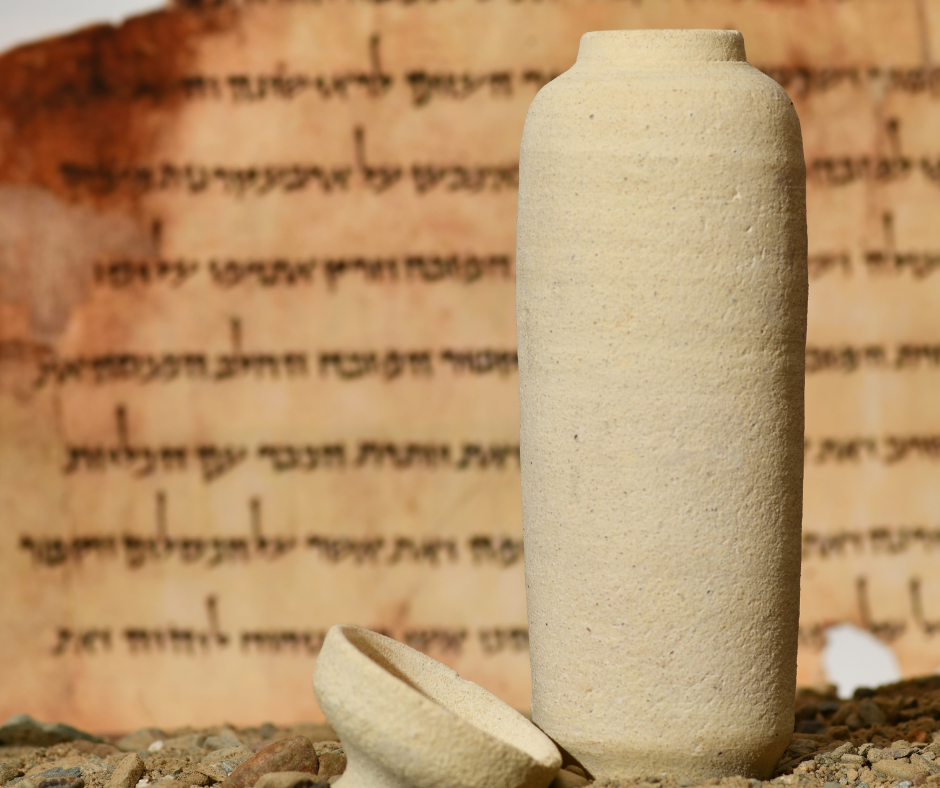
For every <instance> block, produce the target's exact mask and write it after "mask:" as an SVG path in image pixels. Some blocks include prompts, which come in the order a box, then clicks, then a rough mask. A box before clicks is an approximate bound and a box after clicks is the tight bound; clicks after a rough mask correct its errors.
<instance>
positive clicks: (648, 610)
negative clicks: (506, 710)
mask: <svg viewBox="0 0 940 788" xmlns="http://www.w3.org/2000/svg"><path fill="white" fill-rule="evenodd" d="M806 297H807V277H806V207H805V169H804V163H803V149H802V142H801V137H800V125H799V121H798V119H797V116H796V112H795V110H794V108H793V104H792V103H791V101H790V99H789V98H788V97H787V95H786V93H785V92H784V91H783V89H782V88H781V87H780V86H779V85H777V83H776V82H774V81H773V80H771V79H769V78H768V77H766V76H764V75H763V74H761V73H760V72H759V71H757V70H756V69H755V68H752V67H751V66H750V65H748V63H747V62H746V60H745V54H744V42H743V39H742V37H741V35H740V33H737V32H733V31H708V30H687V31H682V30H660V31H615V32H602V33H588V34H587V35H585V36H584V37H583V38H582V39H581V48H580V51H579V52H578V60H577V63H576V64H575V65H574V67H573V68H572V69H571V70H570V71H568V72H566V73H565V74H562V75H561V76H560V77H558V78H557V79H555V80H554V81H553V82H551V83H549V84H548V85H546V86H545V87H544V88H543V89H542V90H541V91H540V92H539V94H538V95H537V96H536V98H535V100H534V101H533V103H532V106H531V108H530V109H529V114H528V117H527V118H526V124H525V132H524V134H523V139H522V150H521V158H520V186H519V219H518V250H517V304H516V306H517V324H518V332H519V377H520V400H521V412H522V413H521V415H522V422H521V440H522V498H523V513H524V528H525V573H526V589H527V597H528V615H529V637H530V643H531V655H532V678H533V691H532V713H533V720H534V721H535V722H536V724H538V725H539V726H540V727H541V728H542V729H543V730H544V731H545V732H546V733H548V734H549V736H551V737H552V738H553V739H554V740H555V741H556V742H557V743H558V744H559V745H560V746H561V747H563V748H564V749H566V750H568V751H569V752H570V753H571V754H572V755H573V756H574V757H575V758H577V759H578V760H579V761H580V762H581V764H582V765H583V766H584V767H586V768H587V769H588V770H589V771H590V772H591V773H592V774H593V775H594V776H596V777H629V776H641V775H648V774H674V775H677V776H682V777H688V778H697V779H698V778H706V777H716V776H721V775H732V774H743V775H748V776H754V777H763V778H766V777H768V776H769V775H770V773H771V771H772V769H773V767H774V764H775V762H776V761H777V758H778V757H779V756H780V755H781V754H782V752H783V751H784V749H785V748H786V747H787V745H788V743H789V741H790V737H791V734H792V732H793V700H794V686H795V677H796V647H797V625H798V614H799V581H800V525H801V508H802V484H803V370H804V344H805V336H806ZM680 733H681V736H682V737H683V742H682V746H681V747H678V746H677V745H676V741H677V740H676V736H678V735H680Z"/></svg>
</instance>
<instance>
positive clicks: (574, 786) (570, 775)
mask: <svg viewBox="0 0 940 788" xmlns="http://www.w3.org/2000/svg"><path fill="white" fill-rule="evenodd" d="M587 784H588V781H587V779H586V778H584V777H582V776H581V775H580V774H575V773H574V772H569V771H568V770H567V769H561V770H559V772H558V774H556V775H555V779H554V780H552V781H551V783H549V786H548V788H581V786H582V785H587ZM840 788H841V786H840Z"/></svg>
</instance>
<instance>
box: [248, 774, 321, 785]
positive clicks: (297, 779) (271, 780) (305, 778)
mask: <svg viewBox="0 0 940 788" xmlns="http://www.w3.org/2000/svg"><path fill="white" fill-rule="evenodd" d="M321 785H329V783H328V782H327V781H326V780H322V781H321V780H320V778H319V777H317V776H316V775H313V774H310V773H309V772H268V773H267V774H263V775H261V778H260V779H259V780H258V782H256V783H255V788H312V787H313V786H321Z"/></svg>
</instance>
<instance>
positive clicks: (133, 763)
mask: <svg viewBox="0 0 940 788" xmlns="http://www.w3.org/2000/svg"><path fill="white" fill-rule="evenodd" d="M144 771H145V767H144V762H143V761H142V760H141V758H140V756H139V755H138V754H137V753H136V752H132V753H131V754H130V755H128V756H126V757H125V758H124V759H123V760H122V761H121V762H120V763H119V764H118V765H117V767H116V768H115V769H114V773H113V774H112V775H111V779H110V780H108V788H132V787H133V786H135V785H137V782H138V780H140V778H141V777H143V776H144Z"/></svg>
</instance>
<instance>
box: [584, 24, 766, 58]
mask: <svg viewBox="0 0 940 788" xmlns="http://www.w3.org/2000/svg"><path fill="white" fill-rule="evenodd" d="M721 61H724V62H747V57H746V56H745V54H744V36H742V35H741V34H740V33H739V32H738V31H737V30H602V31H598V32H595V33H585V34H584V35H583V36H581V46H580V47H579V48H578V60H577V62H578V65H606V66H651V65H657V64H661V63H662V64H665V63H705V62H721Z"/></svg>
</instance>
